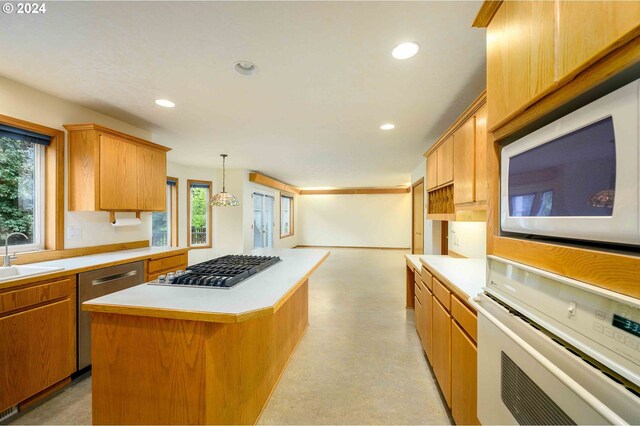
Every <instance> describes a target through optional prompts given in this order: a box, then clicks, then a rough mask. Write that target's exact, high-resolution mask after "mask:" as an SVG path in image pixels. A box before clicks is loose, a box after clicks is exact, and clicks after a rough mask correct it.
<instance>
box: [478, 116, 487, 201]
mask: <svg viewBox="0 0 640 426" xmlns="http://www.w3.org/2000/svg"><path fill="white" fill-rule="evenodd" d="M475 124H476V134H475V137H476V140H475V147H476V155H475V158H476V173H475V183H476V185H475V191H476V195H475V200H474V201H486V200H487V149H488V147H487V145H488V144H489V141H488V140H487V104H484V105H483V106H482V107H480V109H479V110H478V111H477V112H476V115H475Z"/></svg>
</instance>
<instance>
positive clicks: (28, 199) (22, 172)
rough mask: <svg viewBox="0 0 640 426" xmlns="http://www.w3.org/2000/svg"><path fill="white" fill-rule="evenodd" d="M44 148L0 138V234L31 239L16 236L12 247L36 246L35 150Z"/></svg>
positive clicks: (12, 239)
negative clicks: (26, 237) (15, 233)
mask: <svg viewBox="0 0 640 426" xmlns="http://www.w3.org/2000/svg"><path fill="white" fill-rule="evenodd" d="M41 148H42V146H41V145H35V144H33V143H31V142H26V141H20V140H16V139H12V138H9V137H1V138H0V234H1V235H5V234H8V233H11V232H22V233H23V234H26V235H27V236H28V237H29V238H28V239H27V240H25V239H24V238H23V237H21V236H18V235H16V236H13V237H12V238H11V239H10V240H9V245H10V246H17V245H24V244H34V243H35V242H36V241H35V240H36V217H37V203H38V200H37V197H38V195H37V194H38V191H37V188H36V174H37V171H36V164H37V161H36V150H38V149H41ZM2 242H3V244H4V241H2Z"/></svg>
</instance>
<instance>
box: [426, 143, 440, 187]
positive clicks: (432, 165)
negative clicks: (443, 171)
mask: <svg viewBox="0 0 640 426" xmlns="http://www.w3.org/2000/svg"><path fill="white" fill-rule="evenodd" d="M426 180H427V182H426V185H427V186H426V187H427V191H428V190H430V189H433V188H435V187H437V186H438V151H433V152H432V153H431V154H429V155H428V156H427V179H426Z"/></svg>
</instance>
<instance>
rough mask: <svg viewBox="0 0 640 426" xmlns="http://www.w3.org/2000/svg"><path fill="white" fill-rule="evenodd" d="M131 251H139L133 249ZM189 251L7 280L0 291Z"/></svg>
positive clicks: (180, 249)
mask: <svg viewBox="0 0 640 426" xmlns="http://www.w3.org/2000/svg"><path fill="white" fill-rule="evenodd" d="M133 250H139V249H133ZM189 250H190V249H189V248H184V247H176V249H175V250H168V251H165V252H162V253H149V254H145V255H139V256H134V257H128V258H126V259H122V260H114V261H110V262H106V263H99V264H96V265H91V266H84V267H81V268H72V269H63V270H61V271H55V272H51V273H48V274H40V275H32V276H29V277H25V278H18V279H15V280H8V281H4V282H1V283H0V291H4V290H8V289H12V288H14V287H21V286H24V285H29V284H34V283H37V282H40V281H46V280H51V279H56V278H61V277H67V276H69V275H75V274H79V273H82V272H87V271H93V270H96V269H101V268H108V267H110V266H116V265H122V264H125V263H130V262H137V261H139V260H155V259H162V258H164V257H169V256H175V255H176V254H183V253H188V252H189ZM109 253H116V252H108V253H101V254H109ZM89 256H95V255H89ZM78 257H84V256H78ZM70 259H71V258H70ZM60 260H65V259H60ZM29 265H37V263H33V264H29Z"/></svg>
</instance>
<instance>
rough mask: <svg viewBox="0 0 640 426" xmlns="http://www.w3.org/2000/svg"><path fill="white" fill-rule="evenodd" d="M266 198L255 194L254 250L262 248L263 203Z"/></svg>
mask: <svg viewBox="0 0 640 426" xmlns="http://www.w3.org/2000/svg"><path fill="white" fill-rule="evenodd" d="M263 199H264V196H263V195H261V194H253V248H262V247H264V244H263V242H262V240H263V238H262V227H263V220H262V202H263Z"/></svg>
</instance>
